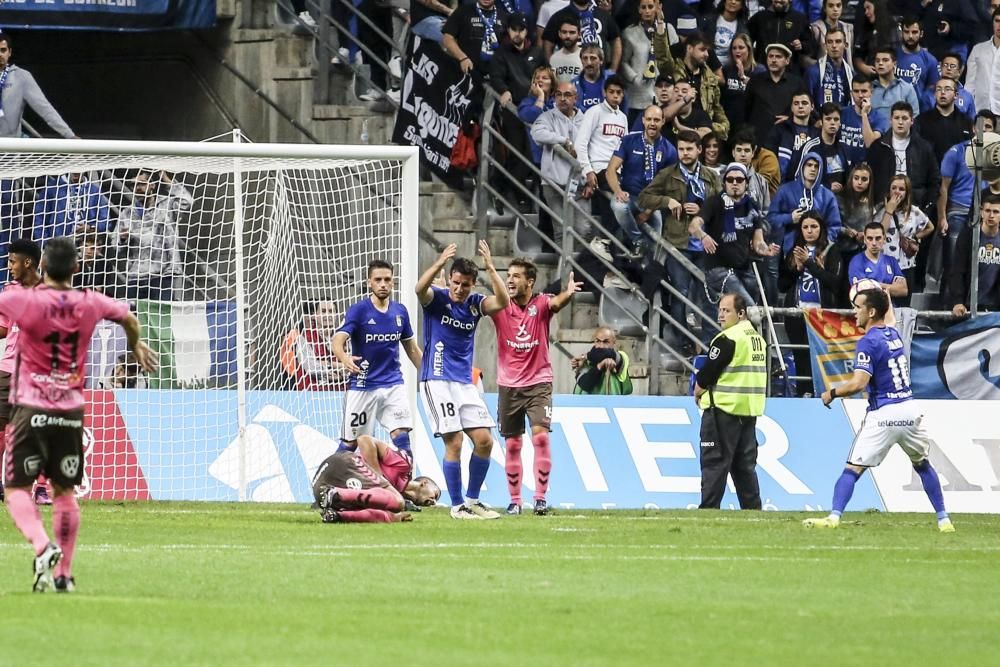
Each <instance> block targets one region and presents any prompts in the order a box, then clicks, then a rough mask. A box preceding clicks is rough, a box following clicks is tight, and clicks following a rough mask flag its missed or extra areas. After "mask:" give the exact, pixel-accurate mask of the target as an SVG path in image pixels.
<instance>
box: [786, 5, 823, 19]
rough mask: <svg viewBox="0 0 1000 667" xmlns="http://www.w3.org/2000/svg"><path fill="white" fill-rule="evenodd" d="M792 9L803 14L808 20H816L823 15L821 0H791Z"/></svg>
mask: <svg viewBox="0 0 1000 667" xmlns="http://www.w3.org/2000/svg"><path fill="white" fill-rule="evenodd" d="M792 9H794V10H795V11H797V12H801V13H802V14H805V16H806V18H807V19H809V21H818V20H819V19H820V17H821V16H822V15H823V0H792Z"/></svg>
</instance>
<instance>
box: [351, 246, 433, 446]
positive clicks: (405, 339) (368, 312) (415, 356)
mask: <svg viewBox="0 0 1000 667" xmlns="http://www.w3.org/2000/svg"><path fill="white" fill-rule="evenodd" d="M394 286H395V285H394V282H393V268H392V264H390V263H389V262H387V261H385V260H384V259H373V260H372V261H370V262H369V263H368V296H367V297H365V298H364V299H362V300H361V301H358V302H357V303H355V304H354V305H352V306H351V307H350V308H348V309H347V313H346V314H345V315H344V323H343V324H341V325H340V327H339V328H338V329H337V333H336V334H334V336H333V353H334V354H335V355H336V357H337V360H338V361H340V363H341V364H342V365H343V367H344V368H346V369H347V370H348V371H349V372H350V373H351V379H350V383H349V384H348V387H347V392H346V394H345V396H344V416H343V423H342V424H341V428H340V433H341V435H340V439H341V441H342V444H341V448H342V449H355V448H356V447H357V441H358V438H359V437H360V436H362V435H372V433H374V432H375V422H376V420H377V421H378V423H379V424H381V425H382V427H383V428H385V430H387V431H388V432H389V436H390V437H391V438H392V444H393V445H395V446H396V449H398V450H399V451H400V452H402V453H403V454H405V455H406V456H407V458H409V459H410V460H411V461H412V460H413V454H412V452H411V450H410V431H411V430H413V415H412V414H411V413H410V400H409V396H408V394H407V391H406V389H405V388H404V386H403V373H402V370H401V369H400V366H399V346H400V345H402V346H403V349H404V350H405V351H406V356H408V357H409V358H410V362H411V363H412V364H413V366H414V367H415V368H417V369H418V370H419V369H420V366H421V354H420V348H419V347H418V346H417V343H416V340H415V338H414V335H413V327H412V326H411V325H410V314H409V313H408V312H407V310H406V306H404V305H403V304H401V303H399V302H398V301H394V300H393V299H392V290H393V287H394ZM347 341H350V342H351V349H350V352H348V350H347Z"/></svg>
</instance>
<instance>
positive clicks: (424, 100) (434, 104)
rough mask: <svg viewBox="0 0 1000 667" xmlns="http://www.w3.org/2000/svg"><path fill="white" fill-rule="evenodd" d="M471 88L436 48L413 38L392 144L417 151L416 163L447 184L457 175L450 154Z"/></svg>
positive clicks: (469, 80)
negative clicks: (419, 161) (427, 168)
mask: <svg viewBox="0 0 1000 667" xmlns="http://www.w3.org/2000/svg"><path fill="white" fill-rule="evenodd" d="M472 86H473V83H472V77H470V76H463V75H462V70H461V69H460V68H459V66H458V63H456V62H455V59H454V58H451V57H450V56H448V55H447V54H446V53H445V52H444V51H443V50H442V49H441V45H440V44H438V43H437V42H434V41H432V40H429V39H421V38H420V37H417V36H414V37H413V57H412V58H411V59H410V67H409V69H407V70H406V73H405V75H404V77H403V93H402V97H401V99H400V107H399V112H398V113H397V114H396V126H395V128H394V129H393V133H392V141H393V143H396V144H400V145H402V146H417V147H418V148H420V159H421V162H422V163H423V164H425V165H426V166H427V167H429V168H430V169H431V170H432V171H434V172H435V173H436V174H437V175H438V176H440V177H441V178H443V179H445V180H446V181H448V182H454V181H455V179H457V178H458V177H459V176H460V174H459V173H458V170H456V169H452V167H451V151H452V148H453V147H454V146H455V140H456V139H457V137H458V132H459V130H460V129H461V126H462V120H463V119H464V118H465V115H466V111H467V110H468V109H469V106H470V104H471V103H472V98H471V94H472Z"/></svg>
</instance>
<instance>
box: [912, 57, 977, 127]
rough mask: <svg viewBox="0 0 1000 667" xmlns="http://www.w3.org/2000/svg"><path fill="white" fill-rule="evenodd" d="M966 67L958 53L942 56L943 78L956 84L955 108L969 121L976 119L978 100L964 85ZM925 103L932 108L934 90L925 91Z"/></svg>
mask: <svg viewBox="0 0 1000 667" xmlns="http://www.w3.org/2000/svg"><path fill="white" fill-rule="evenodd" d="M964 72H965V67H964V66H963V64H962V58H961V56H959V55H958V54H957V53H946V54H944V55H943V56H941V78H942V79H950V80H951V81H954V82H955V108H956V109H958V110H959V112H960V113H962V114H964V115H965V116H966V117H967V118H968V119H969V120H972V119H974V118H975V117H976V99H975V97H973V95H972V93H971V92H969V91H968V90H966V89H965V86H963V85H962V74H963V73H964ZM924 103H925V104H926V105H927V106H928V107H930V106H931V105H933V104H934V90H933V89H930V90H927V91H924Z"/></svg>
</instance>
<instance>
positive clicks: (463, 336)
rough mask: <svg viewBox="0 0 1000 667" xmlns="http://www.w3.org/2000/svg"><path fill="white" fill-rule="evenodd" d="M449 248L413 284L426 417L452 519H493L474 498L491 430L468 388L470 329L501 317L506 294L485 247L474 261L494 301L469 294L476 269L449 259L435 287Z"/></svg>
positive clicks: (477, 399)
mask: <svg viewBox="0 0 1000 667" xmlns="http://www.w3.org/2000/svg"><path fill="white" fill-rule="evenodd" d="M457 251H458V247H457V246H456V245H455V244H454V243H452V244H451V245H449V246H448V247H446V248H445V249H444V250H443V251H442V252H441V255H440V256H439V257H438V258H437V260H436V261H435V262H434V264H432V265H431V266H430V267H428V268H427V270H426V271H424V273H423V275H421V276H420V279H419V280H417V285H416V288H415V290H416V293H417V299H418V300H419V301H420V305H421V306H422V307H423V311H424V352H423V363H422V365H421V368H420V380H421V382H423V390H424V399H425V400H426V408H427V414H428V416H429V417H430V420H431V427H432V428H433V430H434V435H436V436H440V437H441V439H442V440H443V441H444V447H445V452H444V464H443V466H442V470H443V472H444V479H445V483H446V486H447V488H448V495H449V496H450V498H451V505H452V507H451V516H452V518H455V519H498V518H500V515H499V514H498V513H496V512H494V511H493V510H491V509H490V508H488V507H486V505H484V504H483V503H482V502H480V501H479V492H480V490H481V489H482V486H483V482H484V481H485V480H486V473H487V472H489V469H490V452H491V451H492V449H493V435H492V433H491V429H492V428H493V427H494V426H496V422H495V421H493V417H491V416H490V412H489V410H488V409H487V407H486V404H485V403H484V402H483V397H482V396H481V395H480V393H479V391H478V390H477V389H476V387H475V385H473V384H472V353H473V343H474V340H475V336H476V327H477V326H478V324H479V320H480V319H482V318H483V317H484V316H489V315H492V314H493V313H497V312H500V311H501V310H503V309H504V308H506V307H507V306H508V304H509V303H510V297H509V295H508V294H507V287H506V285H505V284H504V281H503V279H502V278H500V275H499V274H498V273H497V270H496V267H495V266H494V265H493V256H492V254H491V253H490V247H489V245H488V244H487V243H486V241H480V242H479V254H480V255H482V258H483V265H484V266H485V267H486V272H487V274H488V275H489V277H490V287H491V288H492V290H493V294H492V295H490V296H486V295H484V294H478V293H474V292H473V291H472V288H473V287H474V286H475V284H476V276H477V274H478V273H479V269H478V268H477V267H476V265H475V263H474V262H472V261H471V260H469V259H465V258H456V259H455V261H454V262H452V264H451V267H450V269H449V271H448V286H447V287H445V288H441V287H434V286H433V285H432V283H433V282H434V279H435V278H436V277H437V275H438V272H440V271H441V270H442V269H444V268H445V265H447V264H448V262H449V261H450V260H451V259H452V258H455V255H456V254H457ZM463 433H464V434H465V435H467V436H469V439H470V440H472V448H473V451H472V457H471V458H470V459H469V475H468V486H467V490H466V493H465V495H464V496H463V494H462V464H461V454H462V440H463Z"/></svg>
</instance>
